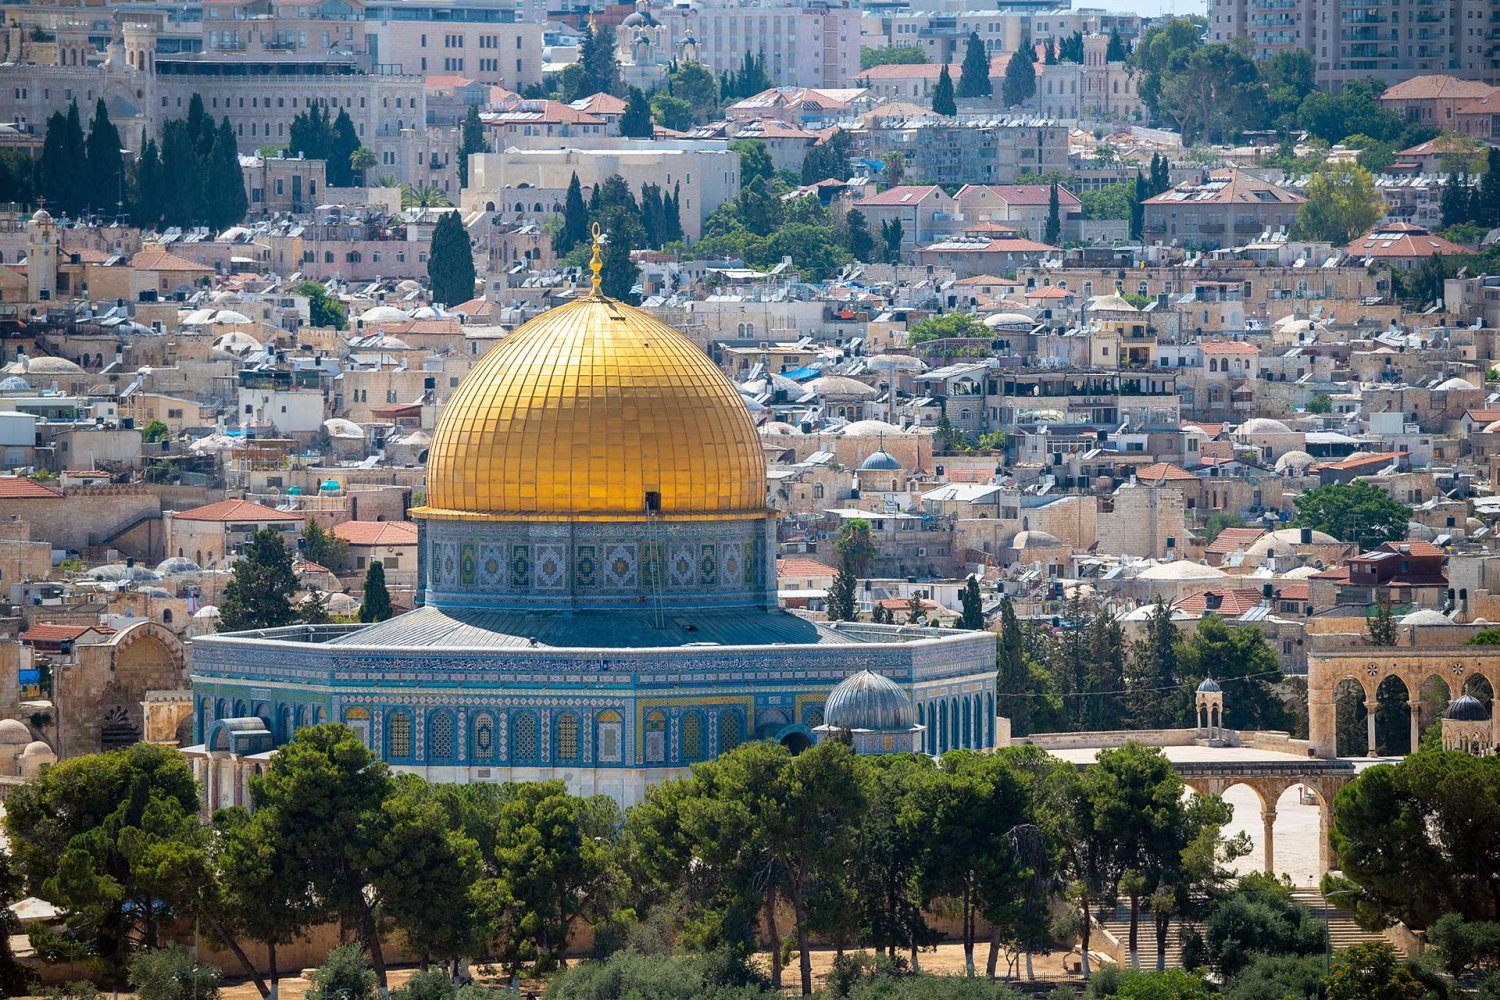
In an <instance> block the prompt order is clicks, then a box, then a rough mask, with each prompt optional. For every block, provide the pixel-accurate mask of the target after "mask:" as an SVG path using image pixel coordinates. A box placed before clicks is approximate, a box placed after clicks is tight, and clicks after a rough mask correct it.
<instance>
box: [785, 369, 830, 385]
mask: <svg viewBox="0 0 1500 1000" xmlns="http://www.w3.org/2000/svg"><path fill="white" fill-rule="evenodd" d="M821 374H823V373H822V372H821V371H819V370H818V369H816V368H793V369H792V370H791V371H789V372H782V373H781V377H782V378H789V379H791V380H792V381H793V382H806V381H807V380H809V379H815V378H817V377H818V376H819V375H821Z"/></svg>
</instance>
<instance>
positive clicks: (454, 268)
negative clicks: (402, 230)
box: [427, 212, 475, 306]
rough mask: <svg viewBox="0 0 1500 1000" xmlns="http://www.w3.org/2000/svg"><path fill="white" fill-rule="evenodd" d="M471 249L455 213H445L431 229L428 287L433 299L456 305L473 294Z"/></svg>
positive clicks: (460, 221) (448, 304) (467, 236)
mask: <svg viewBox="0 0 1500 1000" xmlns="http://www.w3.org/2000/svg"><path fill="white" fill-rule="evenodd" d="M474 276H475V271H474V250H473V248H472V247H471V246H470V245H469V234H468V232H467V231H466V230H465V229H464V224H463V220H461V219H460V218H459V217H458V213H457V212H444V213H443V214H442V217H441V218H439V219H438V223H437V225H436V226H434V227H433V230H432V248H431V250H430V251H429V252H428V254H427V287H428V290H429V292H430V293H431V295H432V301H433V302H436V303H442V304H443V305H446V306H456V305H459V304H460V303H463V302H467V301H469V300H470V299H472V298H473V297H474Z"/></svg>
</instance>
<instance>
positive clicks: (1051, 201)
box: [1042, 181, 1062, 246]
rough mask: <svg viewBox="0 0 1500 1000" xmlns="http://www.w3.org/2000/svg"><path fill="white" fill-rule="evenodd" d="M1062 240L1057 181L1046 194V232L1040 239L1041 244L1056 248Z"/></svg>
mask: <svg viewBox="0 0 1500 1000" xmlns="http://www.w3.org/2000/svg"><path fill="white" fill-rule="evenodd" d="M1061 239H1062V212H1061V206H1060V205H1059V203H1058V198H1057V181H1053V182H1052V190H1051V191H1049V192H1048V193H1047V232H1046V234H1045V235H1044V236H1043V237H1042V242H1043V243H1047V244H1050V245H1052V246H1057V245H1058V242H1059V241H1060V240H1061Z"/></svg>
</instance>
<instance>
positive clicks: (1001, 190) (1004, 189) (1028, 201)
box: [953, 184, 1083, 208]
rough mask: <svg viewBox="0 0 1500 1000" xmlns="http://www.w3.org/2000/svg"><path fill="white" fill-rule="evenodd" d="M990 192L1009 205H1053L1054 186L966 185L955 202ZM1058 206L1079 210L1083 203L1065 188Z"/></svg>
mask: <svg viewBox="0 0 1500 1000" xmlns="http://www.w3.org/2000/svg"><path fill="white" fill-rule="evenodd" d="M978 191H990V192H993V193H994V194H995V196H996V197H998V198H999V199H1000V200H1001V201H1003V202H1005V203H1006V204H1007V205H1050V204H1051V203H1052V185H1050V184H965V185H964V186H963V187H961V188H959V189H958V194H956V195H954V196H953V197H954V200H956V201H963V200H964V194H965V192H978ZM1057 204H1058V207H1059V208H1062V207H1069V208H1078V207H1079V206H1081V205H1082V204H1083V202H1081V201H1079V200H1078V196H1077V195H1075V194H1073V192H1071V191H1069V190H1068V189H1067V188H1065V187H1061V186H1059V187H1058V189H1057Z"/></svg>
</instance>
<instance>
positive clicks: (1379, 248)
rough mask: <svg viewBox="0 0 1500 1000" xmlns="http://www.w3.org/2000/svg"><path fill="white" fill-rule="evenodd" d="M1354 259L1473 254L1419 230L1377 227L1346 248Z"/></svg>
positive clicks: (1408, 227) (1404, 227) (1402, 227)
mask: <svg viewBox="0 0 1500 1000" xmlns="http://www.w3.org/2000/svg"><path fill="white" fill-rule="evenodd" d="M1344 252H1345V253H1347V254H1349V256H1351V257H1374V258H1377V259H1379V258H1390V257H1398V258H1421V259H1426V258H1428V257H1431V256H1432V255H1433V254H1439V255H1442V256H1452V255H1456V254H1466V253H1472V252H1473V251H1471V250H1469V249H1468V248H1467V247H1461V246H1459V245H1458V244H1457V243H1453V242H1450V241H1449V240H1445V239H1443V238H1442V237H1441V236H1434V235H1432V234H1431V233H1429V232H1428V231H1427V230H1425V229H1421V228H1418V227H1416V226H1399V227H1398V226H1394V225H1392V226H1377V227H1376V228H1374V229H1372V230H1370V231H1369V232H1368V233H1365V235H1363V236H1361V237H1360V238H1359V239H1357V240H1354V241H1353V242H1352V243H1350V244H1349V245H1348V246H1346V247H1344Z"/></svg>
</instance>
